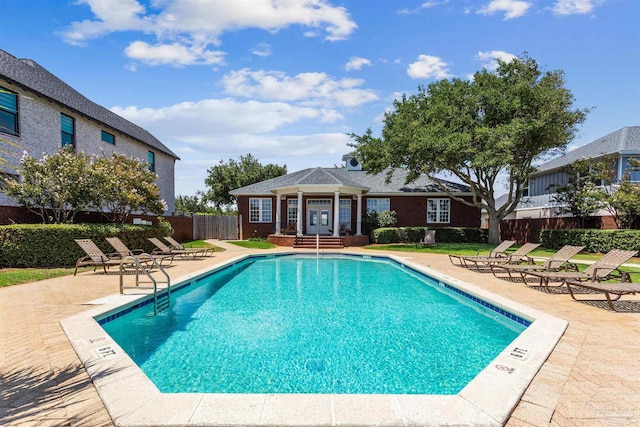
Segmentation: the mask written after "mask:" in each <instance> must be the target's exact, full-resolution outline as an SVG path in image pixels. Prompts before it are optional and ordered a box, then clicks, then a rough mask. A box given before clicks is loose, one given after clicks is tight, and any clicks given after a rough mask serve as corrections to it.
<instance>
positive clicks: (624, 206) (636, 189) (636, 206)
mask: <svg viewBox="0 0 640 427" xmlns="http://www.w3.org/2000/svg"><path fill="white" fill-rule="evenodd" d="M607 202H608V205H609V210H610V211H611V212H612V213H613V215H614V218H615V220H616V224H617V225H618V228H627V229H628V228H631V226H632V225H633V224H634V223H635V222H636V221H637V220H638V218H640V185H638V184H633V183H631V182H629V181H627V180H625V181H623V182H622V183H621V184H620V186H619V187H618V188H616V190H615V191H614V193H613V194H611V196H609V198H608V199H607Z"/></svg>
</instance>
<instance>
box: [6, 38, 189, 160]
mask: <svg viewBox="0 0 640 427" xmlns="http://www.w3.org/2000/svg"><path fill="white" fill-rule="evenodd" d="M0 77H2V78H4V79H6V80H7V81H9V82H11V83H13V84H15V85H17V86H20V87H22V88H23V89H25V90H28V91H30V92H33V93H36V94H38V95H40V96H42V97H44V98H47V99H49V100H50V101H53V102H55V103H57V104H60V105H62V106H64V107H66V108H68V109H69V110H71V111H74V112H77V113H78V114H80V115H83V116H86V117H88V118H90V119H93V120H95V121H98V122H100V123H102V124H104V125H105V126H106V127H109V128H111V129H113V130H116V131H119V132H122V133H123V134H126V135H129V136H130V137H132V138H133V139H136V140H138V141H140V142H142V143H143V144H145V145H148V146H150V147H152V148H155V149H157V150H159V151H162V152H164V153H166V154H168V155H170V156H171V157H174V158H176V159H178V156H177V155H176V154H175V153H174V152H173V151H171V150H170V149H169V148H167V147H166V146H165V145H164V144H163V143H162V142H160V140H158V139H157V138H156V137H155V136H153V135H151V134H150V133H149V132H148V131H146V130H145V129H143V128H141V127H140V126H137V125H135V124H133V123H131V122H130V121H128V120H126V119H124V118H123V117H120V116H119V115H117V114H116V113H114V112H113V111H110V110H108V109H106V108H104V107H102V106H100V105H98V104H96V103H95V102H93V101H90V100H89V99H87V98H86V97H84V96H83V95H81V94H80V93H79V92H78V91H76V90H75V89H73V88H72V87H71V86H69V85H68V84H66V83H65V82H63V81H62V80H60V79H59V78H58V77H56V76H54V75H53V74H51V73H50V72H49V71H47V70H46V69H45V68H44V67H42V66H40V65H39V64H38V63H36V62H35V61H33V60H31V59H18V58H16V57H15V56H13V55H11V54H9V53H7V52H5V51H3V50H2V49H0Z"/></svg>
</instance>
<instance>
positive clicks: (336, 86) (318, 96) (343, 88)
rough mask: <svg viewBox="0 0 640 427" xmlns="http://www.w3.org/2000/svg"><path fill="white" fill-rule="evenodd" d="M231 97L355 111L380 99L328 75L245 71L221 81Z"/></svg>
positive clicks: (351, 81) (349, 81)
mask: <svg viewBox="0 0 640 427" xmlns="http://www.w3.org/2000/svg"><path fill="white" fill-rule="evenodd" d="M221 83H222V85H223V86H224V90H225V92H226V93H227V94H229V95H234V96H243V97H251V98H260V99H267V100H276V101H287V102H303V103H305V104H307V105H324V106H341V107H355V106H358V105H361V104H364V103H366V102H370V101H373V100H376V99H378V96H377V95H376V94H375V92H373V91H371V90H367V89H359V88H358V86H361V85H362V84H363V81H362V80H360V79H341V80H334V79H332V78H331V77H330V76H328V75H327V74H325V73H300V74H297V75H295V76H293V77H290V76H289V75H288V74H286V73H283V72H280V71H262V70H258V71H252V70H250V69H247V68H244V69H242V70H238V71H232V72H231V73H228V74H226V75H225V76H224V77H223V78H222V80H221Z"/></svg>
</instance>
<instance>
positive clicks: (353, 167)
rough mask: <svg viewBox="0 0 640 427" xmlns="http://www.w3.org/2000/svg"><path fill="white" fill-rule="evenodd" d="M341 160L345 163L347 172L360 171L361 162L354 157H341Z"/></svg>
mask: <svg viewBox="0 0 640 427" xmlns="http://www.w3.org/2000/svg"><path fill="white" fill-rule="evenodd" d="M342 160H343V161H345V162H346V164H347V170H348V171H361V170H362V162H361V161H360V159H358V158H357V157H356V156H352V155H345V156H342Z"/></svg>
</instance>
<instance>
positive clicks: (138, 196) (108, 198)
mask: <svg viewBox="0 0 640 427" xmlns="http://www.w3.org/2000/svg"><path fill="white" fill-rule="evenodd" d="M20 162H21V166H20V168H19V169H18V172H19V174H20V178H19V179H18V180H16V179H8V180H7V189H6V193H7V194H8V195H9V196H10V197H12V198H13V199H14V200H15V201H16V202H18V203H20V204H21V205H23V206H25V207H26V208H28V209H29V210H31V211H33V212H35V213H36V214H38V215H39V216H40V217H41V218H42V222H43V223H65V222H73V219H74V217H75V215H76V213H77V212H78V211H81V210H88V209H91V208H93V209H96V210H98V211H100V212H102V213H104V215H105V216H107V217H108V218H109V219H110V220H111V221H113V222H121V223H123V222H124V221H125V220H126V218H127V216H128V215H129V214H130V213H132V212H134V211H139V212H146V213H152V214H161V213H163V212H164V211H165V210H166V209H167V205H166V203H165V202H164V200H161V199H160V190H159V189H158V186H157V185H156V184H155V180H156V178H157V176H156V175H155V174H154V173H153V172H150V171H149V170H148V168H147V165H146V163H144V162H141V161H140V160H138V159H135V158H128V157H126V156H125V155H122V154H116V153H114V154H112V156H111V157H98V158H96V159H94V158H93V157H91V156H89V155H87V154H84V153H77V152H75V151H74V150H73V148H72V147H70V146H68V147H65V148H61V149H60V150H59V151H58V152H57V153H56V154H53V155H50V156H49V155H44V156H43V157H42V158H41V159H36V158H35V157H32V156H30V155H29V154H27V153H25V154H24V155H23V157H22V159H21V161H20Z"/></svg>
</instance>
